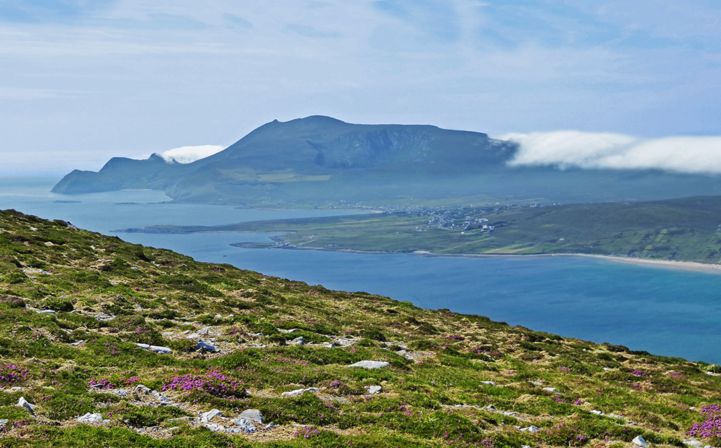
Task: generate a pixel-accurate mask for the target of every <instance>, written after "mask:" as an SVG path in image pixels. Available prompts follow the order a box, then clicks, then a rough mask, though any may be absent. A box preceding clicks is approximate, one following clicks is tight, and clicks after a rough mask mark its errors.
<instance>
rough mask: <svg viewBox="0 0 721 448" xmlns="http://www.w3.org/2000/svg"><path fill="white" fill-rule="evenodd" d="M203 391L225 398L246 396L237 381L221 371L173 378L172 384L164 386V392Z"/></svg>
mask: <svg viewBox="0 0 721 448" xmlns="http://www.w3.org/2000/svg"><path fill="white" fill-rule="evenodd" d="M167 390H180V391H188V392H192V391H196V390H198V391H203V392H206V393H208V394H210V395H214V396H216V397H223V398H232V397H242V396H244V395H245V389H243V388H242V387H241V385H240V383H238V382H237V381H235V380H233V379H231V378H229V377H228V376H227V375H225V374H224V373H222V372H220V371H219V370H209V371H208V372H206V373H205V375H194V374H187V375H180V376H176V377H173V378H172V379H171V380H170V382H168V383H165V384H163V391H167Z"/></svg>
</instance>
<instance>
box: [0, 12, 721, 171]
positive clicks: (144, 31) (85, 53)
mask: <svg viewBox="0 0 721 448" xmlns="http://www.w3.org/2000/svg"><path fill="white" fill-rule="evenodd" d="M720 99H721V5H719V3H718V2H717V1H714V0H708V1H704V0H686V1H676V0H667V1H663V2H660V1H655V0H654V1H651V0H634V1H626V0H624V1H621V0H607V1H581V0H579V1H570V0H569V1H563V0H556V1H550V0H548V1H546V0H519V1H510V0H509V1H490V0H486V1H480V0H377V1H376V0H337V1H330V0H274V1H268V0H208V1H203V2H198V1H195V0H153V1H135V0H22V1H20V0H0V135H1V136H2V141H0V156H2V158H3V159H4V160H3V163H2V164H1V165H2V166H0V171H3V172H9V171H18V172H28V171H33V170H40V171H58V172H59V171H64V170H66V169H68V168H70V167H82V168H93V169H96V168H98V167H99V166H100V164H101V163H102V162H103V161H104V160H106V159H107V158H108V157H109V156H111V155H130V156H137V155H145V154H148V153H150V152H155V151H163V150H166V149H169V148H174V147H179V146H186V145H206V144H215V145H227V144H230V143H232V142H233V141H235V140H236V139H238V138H239V137H241V136H242V135H244V134H245V133H246V132H248V131H249V130H251V129H253V128H254V127H256V126H258V125H260V124H262V123H264V122H267V121H270V120H272V119H275V118H278V119H280V120H286V119H291V118H295V117H299V116H306V115H311V114H326V115H333V116H336V117H338V118H341V119H343V120H346V121H353V122H370V123H380V122H395V123H431V124H437V125H440V126H444V127H450V128H463V129H471V130H478V131H484V132H488V133H490V134H491V135H503V134H505V133H509V132H521V133H528V132H539V131H556V130H577V131H587V132H612V133H619V134H629V135H633V136H636V137H642V138H652V137H668V136H675V135H684V136H697V135H709V136H713V135H720V134H721V120H719V119H718V117H721V101H720Z"/></svg>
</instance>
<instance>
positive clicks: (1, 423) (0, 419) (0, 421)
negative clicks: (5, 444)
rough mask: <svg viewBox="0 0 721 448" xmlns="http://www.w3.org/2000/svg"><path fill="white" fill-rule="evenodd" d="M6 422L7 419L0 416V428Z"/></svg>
mask: <svg viewBox="0 0 721 448" xmlns="http://www.w3.org/2000/svg"><path fill="white" fill-rule="evenodd" d="M7 424H8V419H6V418H0V429H5V427H6V426H7Z"/></svg>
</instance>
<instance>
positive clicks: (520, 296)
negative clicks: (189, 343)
mask: <svg viewBox="0 0 721 448" xmlns="http://www.w3.org/2000/svg"><path fill="white" fill-rule="evenodd" d="M56 180H57V179H48V178H5V179H0V209H9V208H12V209H16V210H19V211H21V212H24V213H28V214H33V215H37V216H40V217H43V218H52V219H64V220H67V221H70V222H72V223H73V224H74V225H76V226H78V227H82V228H86V229H89V230H94V231H98V232H101V233H104V234H107V235H116V236H119V237H120V238H122V239H124V240H127V241H131V242H134V243H140V244H144V245H147V246H153V247H159V248H166V249H172V250H175V251H177V252H180V253H183V254H185V255H189V256H191V257H193V258H195V259H196V260H199V261H208V262H221V263H230V264H232V265H235V266H237V267H239V268H243V269H251V270H255V271H259V272H262V273H265V274H269V275H274V276H279V277H284V278H289V279H294V280H301V281H305V282H307V283H310V284H320V285H323V286H325V287H327V288H330V289H337V290H347V291H367V292H372V293H376V294H383V295H387V296H390V297H393V298H395V299H399V300H407V301H410V302H413V303H414V304H416V305H418V306H421V307H424V308H429V309H440V308H446V309H450V310H453V311H457V312H461V313H468V314H477V315H483V316H487V317H489V318H491V319H493V320H495V321H503V322H507V323H509V324H512V325H521V326H524V327H528V328H531V329H534V330H541V331H546V332H550V333H555V334H559V335H562V336H570V337H576V338H581V339H586V340H591V341H595V342H609V343H613V344H620V345H625V346H627V347H629V348H630V349H633V350H646V351H649V352H651V353H654V354H658V355H667V356H675V357H682V358H686V359H689V360H696V361H706V362H712V363H721V274H717V273H709V272H694V271H687V270H674V269H672V268H667V267H660V266H659V267H657V266H638V265H632V264H626V263H615V262H612V261H607V260H601V259H593V258H584V257H574V256H567V257H565V256H564V257H558V256H555V257H518V256H516V257H487V258H480V257H453V256H449V257H445V256H422V255H415V254H379V253H373V254H365V253H349V252H332V251H313V250H293V249H282V248H248V247H235V246H232V244H233V243H238V242H266V241H268V239H269V235H267V234H263V233H249V232H213V233H199V234H185V235H167V234H143V233H124V232H122V231H120V230H121V229H126V228H131V227H135V228H137V227H145V226H150V225H163V224H170V225H218V224H231V223H237V222H243V221H255V220H267V219H282V218H300V217H319V216H331V215H346V214H352V213H362V212H363V211H359V210H303V209H297V210H285V209H262V210H258V209H241V208H237V207H234V206H227V205H199V204H178V203H173V202H171V201H170V200H169V198H167V197H166V196H165V195H164V194H163V193H162V192H157V191H121V192H112V193H96V194H87V195H78V196H75V195H74V196H63V195H57V194H53V193H50V189H51V187H52V185H53V183H54V182H55V181H56Z"/></svg>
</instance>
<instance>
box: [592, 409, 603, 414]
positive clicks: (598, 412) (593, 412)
mask: <svg viewBox="0 0 721 448" xmlns="http://www.w3.org/2000/svg"><path fill="white" fill-rule="evenodd" d="M591 414H596V415H603V412H601V411H599V410H598V409H594V410H592V411H591Z"/></svg>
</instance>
